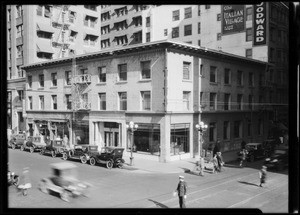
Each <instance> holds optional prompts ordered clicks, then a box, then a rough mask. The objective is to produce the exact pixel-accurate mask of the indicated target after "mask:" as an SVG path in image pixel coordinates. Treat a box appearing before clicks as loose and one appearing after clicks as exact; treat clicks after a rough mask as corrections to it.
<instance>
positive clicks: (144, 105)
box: [141, 91, 151, 110]
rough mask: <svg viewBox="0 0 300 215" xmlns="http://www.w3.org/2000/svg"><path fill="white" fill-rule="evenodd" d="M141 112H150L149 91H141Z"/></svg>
mask: <svg viewBox="0 0 300 215" xmlns="http://www.w3.org/2000/svg"><path fill="white" fill-rule="evenodd" d="M141 97H142V110H150V109H151V93H150V91H142V92H141Z"/></svg>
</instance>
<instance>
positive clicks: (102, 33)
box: [101, 25, 110, 35]
mask: <svg viewBox="0 0 300 215" xmlns="http://www.w3.org/2000/svg"><path fill="white" fill-rule="evenodd" d="M109 32H110V28H109V25H106V26H103V27H101V35H104V34H108V33H109Z"/></svg>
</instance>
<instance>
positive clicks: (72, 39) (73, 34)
mask: <svg viewBox="0 0 300 215" xmlns="http://www.w3.org/2000/svg"><path fill="white" fill-rule="evenodd" d="M77 34H78V32H76V31H73V30H71V31H70V36H69V41H70V42H74V41H75V39H76V37H77Z"/></svg>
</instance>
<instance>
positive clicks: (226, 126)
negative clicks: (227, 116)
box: [223, 121, 230, 140]
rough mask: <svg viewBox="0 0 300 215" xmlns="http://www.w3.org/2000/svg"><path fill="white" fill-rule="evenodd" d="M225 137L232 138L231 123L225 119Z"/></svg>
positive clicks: (225, 138)
mask: <svg viewBox="0 0 300 215" xmlns="http://www.w3.org/2000/svg"><path fill="white" fill-rule="evenodd" d="M223 139H224V140H228V139H230V123H229V121H224V123H223Z"/></svg>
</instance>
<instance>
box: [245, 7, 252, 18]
mask: <svg viewBox="0 0 300 215" xmlns="http://www.w3.org/2000/svg"><path fill="white" fill-rule="evenodd" d="M249 20H252V7H247V8H246V21H249Z"/></svg>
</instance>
